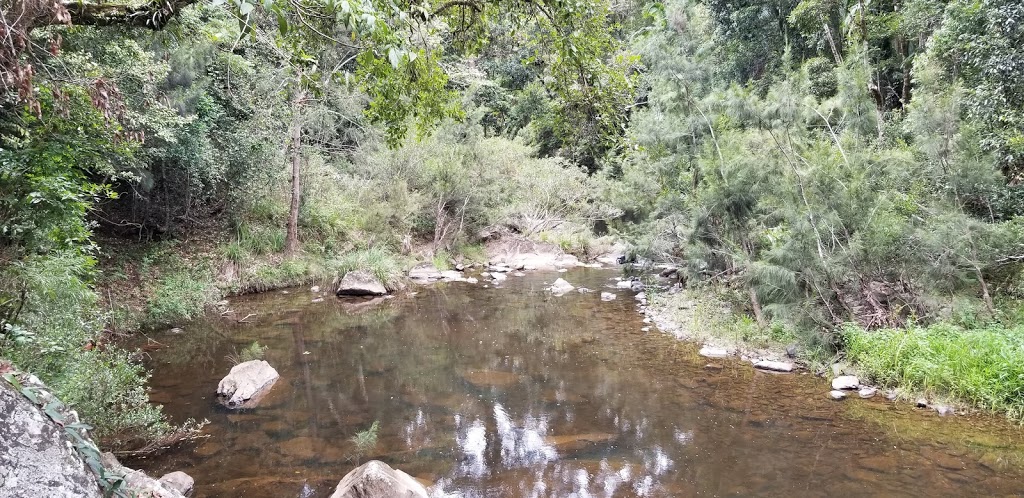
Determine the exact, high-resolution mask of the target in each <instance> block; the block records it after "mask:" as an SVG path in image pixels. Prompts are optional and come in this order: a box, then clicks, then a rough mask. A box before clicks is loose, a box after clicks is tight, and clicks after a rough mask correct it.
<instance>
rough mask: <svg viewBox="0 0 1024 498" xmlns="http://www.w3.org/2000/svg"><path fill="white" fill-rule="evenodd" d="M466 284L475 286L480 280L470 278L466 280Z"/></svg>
mask: <svg viewBox="0 0 1024 498" xmlns="http://www.w3.org/2000/svg"><path fill="white" fill-rule="evenodd" d="M466 282H469V283H471V284H475V283H477V282H479V280H477V279H476V278H474V277H469V278H467V279H466Z"/></svg>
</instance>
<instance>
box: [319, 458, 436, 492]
mask: <svg viewBox="0 0 1024 498" xmlns="http://www.w3.org/2000/svg"><path fill="white" fill-rule="evenodd" d="M428 496H429V494H428V493H427V488H424V487H423V485H422V484H420V483H419V482H417V481H416V479H413V478H412V476H410V475H409V474H406V473H405V472H402V471H401V470H396V469H393V468H391V467H390V466H388V464H386V463H384V462H381V461H379V460H370V461H369V462H366V463H364V464H363V465H361V466H359V467H356V468H355V469H354V470H352V472H349V473H348V474H346V475H345V477H344V478H342V479H341V482H339V483H338V487H337V488H335V490H334V494H332V495H331V498H427V497H428Z"/></svg>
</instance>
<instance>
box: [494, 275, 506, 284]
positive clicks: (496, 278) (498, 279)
mask: <svg viewBox="0 0 1024 498" xmlns="http://www.w3.org/2000/svg"><path fill="white" fill-rule="evenodd" d="M491 278H492V279H494V283H499V284H500V283H501V282H504V281H505V280H506V279H508V275H505V274H504V273H492V274H491Z"/></svg>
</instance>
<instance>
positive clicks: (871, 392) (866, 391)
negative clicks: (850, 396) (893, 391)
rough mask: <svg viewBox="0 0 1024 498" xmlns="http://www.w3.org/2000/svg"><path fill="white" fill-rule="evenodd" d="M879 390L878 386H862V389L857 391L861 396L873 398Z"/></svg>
mask: <svg viewBox="0 0 1024 498" xmlns="http://www.w3.org/2000/svg"><path fill="white" fill-rule="evenodd" d="M877 392H878V388H875V387H862V388H860V391H857V395H858V396H860V397H861V398H864V399H867V398H873V397H874V396H875V393H877Z"/></svg>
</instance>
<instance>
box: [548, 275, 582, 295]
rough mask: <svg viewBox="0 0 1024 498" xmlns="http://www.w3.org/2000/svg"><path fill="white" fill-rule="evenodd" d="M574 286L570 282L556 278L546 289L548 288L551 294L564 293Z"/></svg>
mask: <svg viewBox="0 0 1024 498" xmlns="http://www.w3.org/2000/svg"><path fill="white" fill-rule="evenodd" d="M575 288H576V287H573V285H572V284H570V283H569V282H566V281H565V280H564V279H561V278H560V279H558V280H555V282H554V283H552V284H551V287H550V288H549V289H548V290H550V291H551V293H552V294H565V293H566V292H569V291H571V290H573V289H575Z"/></svg>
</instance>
